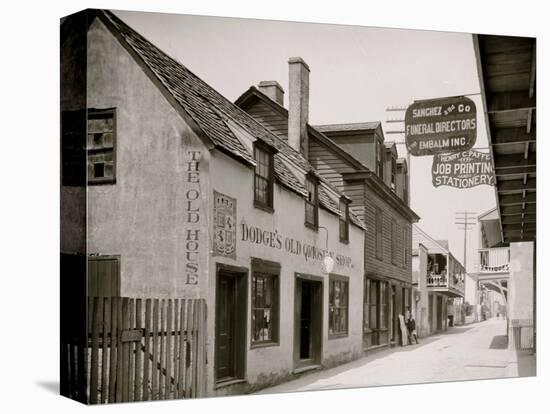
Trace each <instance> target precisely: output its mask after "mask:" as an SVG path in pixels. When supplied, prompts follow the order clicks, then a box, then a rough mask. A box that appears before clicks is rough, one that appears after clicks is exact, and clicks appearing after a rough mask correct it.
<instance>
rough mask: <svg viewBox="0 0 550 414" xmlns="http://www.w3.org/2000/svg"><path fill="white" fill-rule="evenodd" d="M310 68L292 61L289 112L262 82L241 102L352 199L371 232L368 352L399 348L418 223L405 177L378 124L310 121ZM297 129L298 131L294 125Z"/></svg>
mask: <svg viewBox="0 0 550 414" xmlns="http://www.w3.org/2000/svg"><path fill="white" fill-rule="evenodd" d="M309 73H310V68H309V66H308V65H307V63H306V62H304V61H303V60H302V59H301V58H291V59H289V85H290V86H289V88H290V90H289V108H288V109H286V108H285V107H284V91H283V88H282V87H281V86H280V84H279V83H278V82H276V81H264V82H260V84H259V85H258V87H254V86H253V87H251V88H250V89H248V90H247V91H246V92H244V93H243V94H242V95H241V96H240V97H239V98H238V99H237V101H236V103H237V105H239V106H240V107H241V108H242V109H244V110H245V111H246V112H248V113H249V114H250V115H251V116H252V117H254V118H255V119H256V120H258V122H260V123H262V124H263V125H264V126H265V127H266V128H267V129H269V130H270V131H272V132H273V133H274V134H277V135H278V136H279V137H280V138H281V139H283V140H288V142H289V143H292V142H297V143H299V145H300V148H302V151H303V153H304V156H306V157H307V159H308V161H309V162H310V163H311V165H312V166H313V167H314V168H315V170H316V171H318V172H319V174H320V175H321V176H322V177H324V178H325V179H326V180H327V181H328V182H330V183H331V185H333V186H334V187H335V188H337V189H338V190H339V191H341V192H342V193H344V194H345V195H346V196H347V197H348V198H349V199H350V200H351V201H350V203H349V209H350V211H351V212H353V213H354V214H355V215H356V216H357V217H358V218H359V219H360V220H361V221H362V222H363V223H364V224H365V226H366V228H367V229H368V231H367V232H365V242H364V251H363V253H364V270H365V279H364V286H363V300H364V307H363V311H364V314H363V318H362V320H363V348H364V349H365V350H369V349H374V348H378V347H383V346H389V345H394V344H397V343H399V341H400V337H401V332H400V330H399V315H400V314H401V315H405V313H406V310H407V309H410V307H411V294H412V290H411V288H412V273H411V241H412V230H411V226H412V223H413V222H416V221H417V220H418V219H419V217H418V216H417V215H416V214H415V213H414V211H412V210H411V209H410V207H409V190H408V175H407V174H408V172H407V165H406V162H405V161H404V160H403V159H398V158H397V150H396V147H395V144H393V143H389V142H385V141H384V135H383V131H382V128H381V125H380V123H379V122H365V123H359V124H338V125H321V126H312V125H310V124H309V123H308V108H309ZM293 125H294V126H293Z"/></svg>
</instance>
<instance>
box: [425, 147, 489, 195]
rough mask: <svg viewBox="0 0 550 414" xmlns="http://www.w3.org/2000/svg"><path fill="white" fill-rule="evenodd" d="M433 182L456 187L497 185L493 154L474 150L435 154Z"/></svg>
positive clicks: (435, 185) (437, 184) (436, 185)
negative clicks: (492, 162)
mask: <svg viewBox="0 0 550 414" xmlns="http://www.w3.org/2000/svg"><path fill="white" fill-rule="evenodd" d="M432 183H433V185H434V187H439V186H442V185H448V186H450V187H455V188H471V187H475V186H477V185H482V184H487V185H495V175H494V174H493V166H492V164H491V155H490V154H489V153H485V152H479V151H473V150H470V151H461V152H457V153H456V154H437V155H434V161H433V165H432Z"/></svg>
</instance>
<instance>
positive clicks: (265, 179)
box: [254, 145, 274, 208]
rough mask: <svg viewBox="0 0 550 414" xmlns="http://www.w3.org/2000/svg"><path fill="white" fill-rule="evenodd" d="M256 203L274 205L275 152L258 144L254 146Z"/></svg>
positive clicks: (263, 205) (269, 206)
mask: <svg viewBox="0 0 550 414" xmlns="http://www.w3.org/2000/svg"><path fill="white" fill-rule="evenodd" d="M254 159H255V160H256V169H255V171H254V203H255V204H256V205H258V206H261V207H268V208H272V207H273V175H274V174H273V154H272V153H271V152H270V151H268V150H267V149H265V148H261V147H260V146H258V145H255V146H254Z"/></svg>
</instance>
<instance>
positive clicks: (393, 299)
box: [390, 285, 399, 342]
mask: <svg viewBox="0 0 550 414" xmlns="http://www.w3.org/2000/svg"><path fill="white" fill-rule="evenodd" d="M390 320H391V321H392V326H391V342H395V340H396V338H397V327H398V326H399V316H398V313H397V299H396V295H395V285H391V316H390Z"/></svg>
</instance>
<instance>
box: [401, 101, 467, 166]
mask: <svg viewBox="0 0 550 414" xmlns="http://www.w3.org/2000/svg"><path fill="white" fill-rule="evenodd" d="M476 121H477V119H476V106H475V103H474V102H473V101H472V100H471V99H469V98H466V97H463V96H459V97H452V98H441V99H430V100H424V101H416V102H415V103H413V104H412V105H410V106H409V107H408V108H407V112H406V113H405V140H406V144H407V150H408V151H409V152H410V153H411V154H412V155H416V156H419V155H433V154H442V153H450V152H458V151H466V150H469V149H471V148H472V147H473V146H474V144H475V142H476V133H477V129H476V127H477V122H476Z"/></svg>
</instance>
